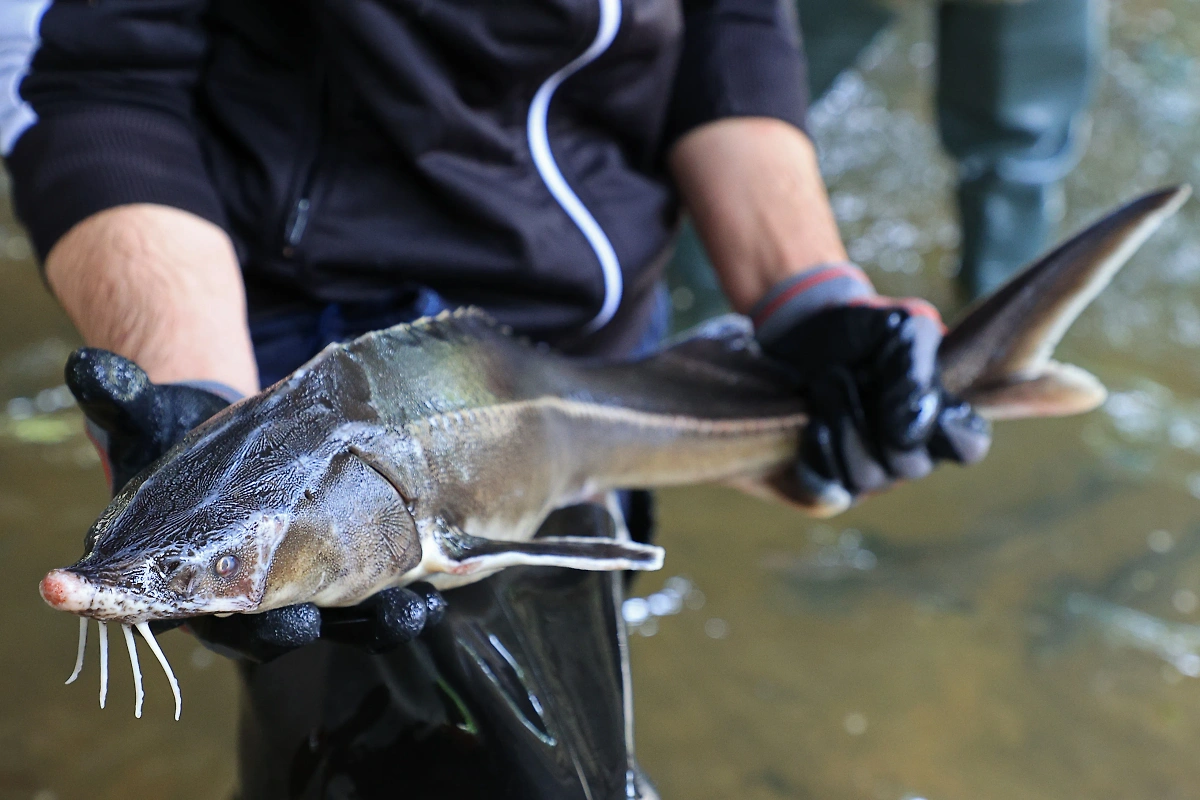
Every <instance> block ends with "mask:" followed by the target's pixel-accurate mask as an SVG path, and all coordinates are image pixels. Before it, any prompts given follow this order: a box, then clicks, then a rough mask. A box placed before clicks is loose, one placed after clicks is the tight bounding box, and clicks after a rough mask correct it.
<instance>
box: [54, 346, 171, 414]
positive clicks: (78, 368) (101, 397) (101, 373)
mask: <svg viewBox="0 0 1200 800" xmlns="http://www.w3.org/2000/svg"><path fill="white" fill-rule="evenodd" d="M64 378H65V380H66V384H67V388H68V389H70V390H71V394H73V395H74V396H75V400H76V402H78V403H79V408H80V410H82V411H83V413H84V416H86V417H87V418H88V419H90V420H91V421H92V422H94V423H95V424H96V425H98V426H100V427H101V428H102V429H103V430H105V431H108V432H109V433H112V432H115V431H121V432H137V431H140V430H141V428H142V427H143V425H141V424H139V420H140V419H141V418H142V417H143V416H144V414H139V413H138V411H140V410H142V408H143V407H144V406H145V405H146V404H147V400H146V393H147V391H148V390H149V389H150V388H151V387H153V385H154V384H152V383H151V382H150V378H149V377H148V376H147V375H146V373H145V372H144V371H143V370H142V368H141V367H139V366H138V365H137V364H135V363H133V362H132V361H130V360H129V359H127V358H125V357H123V356H119V355H117V354H116V353H110V352H109V351H107V350H100V349H98V348H95V347H81V348H79V349H78V350H76V351H75V352H74V353H71V355H70V356H69V357H68V358H67V366H66V370H65V374H64Z"/></svg>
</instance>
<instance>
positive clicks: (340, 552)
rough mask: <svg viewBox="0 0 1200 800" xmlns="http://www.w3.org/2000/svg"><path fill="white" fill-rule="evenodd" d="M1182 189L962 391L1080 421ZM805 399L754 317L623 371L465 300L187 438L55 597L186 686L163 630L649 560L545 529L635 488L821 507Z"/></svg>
mask: <svg viewBox="0 0 1200 800" xmlns="http://www.w3.org/2000/svg"><path fill="white" fill-rule="evenodd" d="M1189 193H1190V189H1188V188H1187V187H1177V188H1172V189H1166V190H1163V191H1159V192H1156V193H1153V194H1149V195H1146V196H1144V197H1142V198H1140V199H1138V200H1135V201H1133V202H1132V203H1130V204H1128V205H1127V206H1125V207H1123V208H1121V209H1119V210H1118V211H1116V212H1114V213H1112V214H1110V215H1109V216H1108V217H1106V218H1104V219H1102V220H1100V221H1099V222H1097V223H1095V224H1094V225H1092V226H1091V227H1090V228H1088V229H1087V230H1085V231H1084V232H1082V233H1080V234H1079V235H1077V236H1076V237H1075V238H1073V239H1071V240H1070V241H1068V242H1067V243H1065V244H1063V245H1062V246H1060V247H1059V248H1058V249H1056V250H1054V251H1053V252H1051V253H1050V254H1049V255H1048V256H1046V257H1045V258H1043V259H1041V260H1040V261H1038V262H1035V263H1034V264H1032V265H1031V266H1030V267H1028V268H1027V269H1026V270H1025V271H1024V272H1023V273H1021V274H1020V275H1018V276H1017V277H1016V278H1014V279H1013V280H1012V281H1011V282H1010V283H1009V284H1007V285H1006V286H1004V287H1003V288H1001V289H1000V290H999V291H997V292H996V293H995V294H994V295H992V296H991V297H989V298H987V299H985V300H984V301H983V302H981V303H980V304H978V305H977V306H976V307H974V308H973V309H971V310H970V311H969V312H968V313H967V314H966V315H965V316H964V318H963V319H962V320H961V321H960V322H959V323H958V324H956V325H955V326H953V327H952V328H951V330H950V331H949V332H948V333H947V335H946V337H945V339H944V341H943V343H942V346H941V350H940V351H939V358H940V362H941V366H942V381H943V383H944V385H945V386H946V388H947V389H948V390H949V391H951V392H953V393H955V394H957V395H959V396H961V397H963V398H964V399H966V400H968V401H970V402H971V403H972V404H974V406H975V408H976V409H977V410H978V411H979V412H980V413H981V414H983V415H984V416H986V417H990V418H993V419H1008V418H1013V417H1030V416H1054V415H1062V414H1074V413H1079V412H1082V411H1086V410H1088V409H1091V408H1094V407H1096V406H1097V405H1099V404H1100V403H1101V402H1102V401H1103V399H1104V396H1105V390H1104V387H1103V386H1102V385H1101V383H1100V382H1099V381H1098V380H1097V379H1096V378H1094V377H1093V376H1091V375H1090V374H1088V373H1087V372H1085V371H1083V370H1082V369H1079V368H1078V367H1074V366H1070V365H1066V364H1060V363H1057V362H1055V361H1053V360H1052V359H1051V355H1052V352H1053V350H1054V347H1055V345H1056V344H1057V343H1058V342H1059V340H1060V339H1061V338H1062V336H1063V334H1064V333H1065V332H1066V330H1067V327H1068V326H1069V325H1070V324H1071V322H1072V321H1073V320H1074V319H1075V318H1076V317H1077V316H1078V315H1079V313H1080V312H1081V311H1082V310H1083V308H1084V307H1085V306H1086V305H1087V304H1088V302H1089V301H1090V300H1091V299H1092V298H1093V297H1095V295H1096V294H1097V293H1098V292H1099V291H1100V290H1101V289H1102V288H1103V287H1104V286H1105V285H1106V284H1107V283H1108V281H1109V280H1110V279H1111V278H1112V276H1113V274H1114V273H1115V272H1116V271H1117V269H1119V268H1120V266H1121V265H1122V264H1123V263H1124V262H1125V261H1126V260H1127V259H1128V258H1129V256H1130V255H1132V253H1133V252H1134V250H1136V249H1137V247H1138V246H1139V245H1140V244H1141V243H1142V242H1143V241H1144V240H1145V239H1146V237H1148V236H1149V235H1150V233H1151V232H1152V231H1153V230H1154V229H1155V228H1157V227H1158V225H1159V224H1160V223H1161V222H1162V221H1163V220H1164V219H1166V218H1167V217H1168V216H1170V215H1171V214H1172V213H1174V211H1175V210H1177V209H1178V208H1179V206H1180V205H1182V203H1183V202H1184V200H1185V199H1186V198H1187V196H1188V194H1189ZM806 421H807V417H806V415H805V413H804V401H803V398H802V397H800V396H799V395H798V393H797V392H796V391H795V389H794V388H793V387H792V386H791V384H790V382H789V381H788V380H786V379H785V378H784V373H782V372H781V371H780V368H779V367H778V366H777V365H776V364H774V363H772V362H771V361H770V360H769V359H767V358H766V357H764V356H763V354H762V353H761V352H760V350H759V349H758V347H757V345H756V344H755V341H754V335H753V330H752V329H751V327H750V326H749V324H748V322H747V321H746V320H745V319H744V318H740V317H724V318H720V319H718V320H716V321H713V322H710V323H709V324H706V325H704V326H702V327H701V328H700V329H699V330H698V331H697V332H695V333H694V334H692V335H691V336H689V337H687V338H684V339H682V340H679V341H676V342H675V343H674V344H672V345H670V346H668V347H666V348H665V349H664V350H662V351H661V352H659V353H657V354H655V355H652V356H650V357H648V358H645V359H643V360H640V361H636V362H631V363H616V364H613V363H595V362H587V361H581V360H579V359H571V358H568V357H565V356H562V355H558V354H555V353H553V352H551V351H550V350H548V349H546V348H543V347H538V346H535V345H532V344H530V343H528V342H526V341H524V340H522V339H519V338H516V337H513V336H512V335H510V333H509V332H508V331H506V330H504V329H503V328H501V327H498V326H496V325H495V324H494V323H492V322H491V321H490V319H489V318H488V317H486V316H485V315H484V314H482V313H480V312H478V311H472V310H465V311H459V312H455V313H449V314H443V315H440V316H438V317H436V318H426V319H421V320H417V321H416V322H413V323H411V324H405V325H399V326H396V327H393V328H390V329H387V330H383V331H378V332H374V333H369V334H367V335H365V336H363V337H361V338H359V339H356V340H354V341H352V342H349V343H348V344H335V345H331V346H329V347H328V348H326V349H325V350H323V351H322V352H321V353H320V354H318V355H317V356H316V357H315V358H313V359H312V360H311V361H310V362H308V363H307V364H306V365H304V366H303V367H301V368H300V369H299V370H297V371H296V372H295V373H293V374H292V375H291V376H289V377H288V378H285V379H284V380H282V381H280V382H279V383H277V384H275V385H274V386H272V387H270V388H268V389H266V390H265V391H263V392H261V393H260V394H257V395H254V396H252V397H248V398H246V399H244V400H242V401H240V402H238V403H236V404H234V405H232V406H230V407H229V408H227V409H225V410H224V411H223V412H221V413H219V414H217V415H216V416H214V417H213V418H212V419H210V420H208V421H207V422H205V423H204V424H202V425H200V426H199V427H198V428H196V429H195V430H194V431H192V432H191V433H190V434H188V435H187V436H186V437H185V438H184V439H183V440H182V441H181V442H179V443H178V444H177V445H176V446H175V447H173V448H172V449H170V450H169V451H168V452H167V453H166V454H164V455H163V456H162V457H161V458H160V459H158V460H157V461H156V462H155V463H154V464H152V465H151V466H150V467H148V468H147V469H146V470H145V471H144V472H142V473H141V474H140V475H139V476H137V477H136V478H134V479H133V480H132V481H131V482H130V483H129V484H128V485H127V486H126V487H125V488H124V489H123V490H122V491H121V492H120V493H119V494H118V495H117V496H116V497H115V498H114V499H113V501H112V503H111V505H109V507H108V508H107V509H106V510H105V511H104V513H103V514H102V515H101V516H100V518H99V519H98V520H97V521H96V523H95V524H94V525H93V526H92V528H91V530H90V531H89V532H88V534H87V537H86V540H85V550H86V552H85V555H84V556H83V558H81V559H80V560H79V561H78V562H77V563H75V564H74V565H73V566H70V567H67V568H65V569H56V570H53V571H51V572H50V573H49V574H48V575H47V576H46V577H45V578H44V579H43V580H42V583H41V593H42V597H43V598H45V600H46V602H47V603H49V604H50V605H51V606H53V607H54V608H57V609H61V610H64V611H69V612H72V613H74V614H77V615H79V616H80V633H79V649H78V655H77V659H76V666H75V671H74V672H73V674H72V675H71V678H70V680H68V683H69V682H70V681H71V680H74V679H75V678H76V677H77V676H78V675H79V671H80V668H81V667H82V664H83V657H84V649H85V645H86V638H87V625H88V620H89V619H94V620H97V621H98V622H99V626H100V647H101V694H100V704H101V706H103V705H104V701H105V692H106V687H107V642H108V640H107V627H106V623H109V622H115V623H119V624H120V625H121V626H122V631H123V633H124V637H125V643H126V646H127V648H128V651H129V656H130V659H131V661H132V663H133V667H134V674H135V684H136V689H137V692H136V696H137V699H136V713H137V714H138V715H139V716H140V714H141V703H142V688H141V678H140V671H139V668H138V662H137V648H136V646H135V642H134V637H133V632H132V631H133V630H135V629H136V630H137V631H138V632H139V633H140V634H141V635H142V636H143V637H144V638H145V639H146V641H147V643H148V644H149V646H150V648H151V650H152V652H153V653H154V655H155V657H156V658H157V659H158V661H159V662H160V663H161V665H162V667H163V669H164V671H165V672H166V673H167V676H168V679H169V681H170V683H171V687H172V690H173V693H174V695H175V716H176V719H178V717H179V710H180V699H179V688H178V683H177V681H176V680H175V678H174V676H173V674H172V673H171V669H170V666H169V664H168V663H167V660H166V658H165V657H164V656H163V654H162V651H161V650H160V649H159V647H158V645H157V643H156V642H155V640H154V637H153V635H152V634H151V631H150V628H149V624H148V623H149V622H150V621H152V620H163V619H178V618H185V617H190V616H195V615H200V614H247V613H257V612H263V611H267V610H270V609H274V608H279V607H281V606H286V605H290V604H293V603H303V602H313V603H315V604H317V605H318V606H326V607H328V606H348V605H352V604H355V603H358V602H360V601H362V600H365V599H366V598H367V597H369V596H371V595H373V594H375V593H376V592H378V591H380V590H382V589H385V588H388V587H392V586H401V585H405V584H408V583H412V582H413V581H417V580H428V581H429V582H431V583H432V584H433V585H434V586H437V587H439V588H442V589H446V588H451V587H454V586H459V585H462V584H465V583H468V582H471V581H475V580H479V579H480V578H482V577H484V576H486V575H489V574H492V573H494V572H496V571H497V570H500V569H503V568H505V567H509V566H513V565H530V564H532V565H550V566H559V567H572V568H578V569H588V570H627V569H633V570H653V569H658V568H659V567H660V566H661V564H662V560H663V551H662V549H661V548H658V547H654V546H651V545H645V544H639V543H636V542H632V541H629V540H628V537H624V538H622V537H620V536H615V537H613V538H607V539H605V538H590V537H556V538H535V536H534V534H535V533H536V532H537V530H538V528H539V526H540V524H541V523H542V521H543V520H544V519H545V518H546V517H547V515H548V514H549V513H550V512H551V511H553V510H554V509H557V508H560V507H563V506H567V505H571V504H575V503H579V502H584V501H588V500H591V499H594V498H597V497H600V496H601V495H603V494H604V493H606V492H609V491H610V490H615V489H621V488H634V487H642V488H651V487H662V486H670V485H678V484H689V483H697V482H710V481H723V482H727V483H732V484H735V485H738V486H740V487H742V488H745V489H749V490H751V491H754V492H756V493H758V494H766V495H771V496H775V497H779V498H781V499H783V500H785V501H787V502H790V503H792V504H793V505H797V506H799V507H802V508H805V509H807V510H808V511H811V512H813V513H816V514H820V515H828V514H832V513H837V512H839V511H842V510H844V509H845V508H846V507H847V506H848V505H849V503H850V497H849V496H848V495H847V494H846V493H845V492H844V490H840V487H838V489H836V490H831V491H829V492H826V493H824V494H823V495H821V496H805V495H803V494H801V493H800V492H799V491H798V490H797V489H796V488H795V482H794V481H789V480H788V477H787V476H788V475H789V474H790V473H791V470H790V465H791V464H792V463H793V461H794V459H795V457H796V452H797V447H798V443H799V440H800V433H801V431H802V429H803V427H804V425H805V424H806Z"/></svg>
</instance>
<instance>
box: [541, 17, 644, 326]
mask: <svg viewBox="0 0 1200 800" xmlns="http://www.w3.org/2000/svg"><path fill="white" fill-rule="evenodd" d="M598 2H599V4H600V24H599V26H598V28H597V30H596V38H595V39H594V40H592V43H591V45H590V46H589V47H588V48H587V49H586V50H584V51H583V52H582V53H580V54H579V55H578V56H577V57H576V58H575V59H574V60H573V61H571V62H570V63H569V64H567V65H566V66H565V67H563V68H562V69H560V70H559V71H558V72H555V73H554V74H553V75H551V76H550V77H549V78H547V79H546V81H545V82H544V83H543V84H542V85H541V86H539V87H538V90H537V93H536V94H534V96H533V102H531V103H530V104H529V116H528V117H527V118H526V123H525V129H526V135H527V136H528V138H529V152H530V155H532V156H533V164H534V166H535V167H536V168H537V171H538V175H540V176H541V178H542V182H543V183H545V184H546V188H547V189H548V190H549V191H550V194H551V196H553V197H554V200H555V201H556V202H557V203H558V205H559V206H560V207H561V208H562V210H563V211H564V212H566V214H567V216H568V217H570V218H571V221H572V222H574V223H575V227H577V228H579V231H580V233H582V234H583V236H584V238H586V239H587V241H588V245H590V246H591V248H592V252H594V253H595V254H596V260H597V261H599V262H600V269H601V271H602V272H603V274H604V303H603V304H602V305H601V306H600V311H599V312H597V314H596V316H595V317H593V318H592V321H591V322H589V323H588V324H587V325H586V326H584V329H583V330H584V333H593V332H595V331H597V330H599V329H600V328H603V327H604V326H605V325H607V324H608V323H609V321H610V320H612V318H613V316H614V315H615V314H616V313H617V307H618V306H620V304H621V294H622V292H623V291H624V279H623V278H622V276H621V262H620V260H619V259H618V258H617V252H616V250H614V249H613V246H612V242H610V241H609V240H608V236H607V235H606V234H605V233H604V229H603V228H601V227H600V223H598V222H596V218H595V217H593V216H592V213H591V212H590V211H588V209H587V206H585V205H584V204H583V202H582V201H581V200H580V199H579V197H578V196H577V195H576V194H575V192H574V191H572V189H571V186H570V184H568V183H567V181H566V179H565V178H564V177H563V174H562V172H561V171H560V170H559V168H558V163H557V162H556V161H555V160H554V153H553V152H552V151H551V149H550V135H549V131H548V130H547V129H546V116H547V113H548V112H549V110H550V101H551V100H552V99H553V98H554V93H555V91H557V90H558V87H559V86H561V85H562V83H563V81H565V80H566V79H567V78H569V77H571V76H572V75H574V74H575V73H576V72H578V71H579V70H581V69H583V68H584V67H586V66H587V65H588V64H590V63H592V62H593V61H595V60H596V59H597V58H599V57H600V56H601V54H603V53H604V51H605V50H607V49H608V48H609V46H610V45H611V44H612V43H613V39H615V38H616V35H617V30H618V29H619V28H620V27H621V0H598Z"/></svg>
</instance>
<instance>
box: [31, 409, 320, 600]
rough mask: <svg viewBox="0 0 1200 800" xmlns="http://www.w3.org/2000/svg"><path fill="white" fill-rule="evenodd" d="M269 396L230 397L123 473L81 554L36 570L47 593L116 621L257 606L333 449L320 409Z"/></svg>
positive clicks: (55, 598)
mask: <svg viewBox="0 0 1200 800" xmlns="http://www.w3.org/2000/svg"><path fill="white" fill-rule="evenodd" d="M277 401H278V398H277V397H274V396H273V394H272V393H270V392H268V393H264V394H261V395H256V396H254V397H252V398H248V399H247V400H244V401H242V402H241V403H238V404H235V405H233V406H230V407H229V408H227V409H225V410H224V411H222V412H220V413H219V414H218V415H216V416H215V417H213V418H212V419H210V420H209V421H208V422H206V423H204V424H203V425H201V426H200V427H198V428H197V429H195V430H194V431H193V432H192V433H190V434H189V435H188V436H187V437H185V438H184V439H183V440H182V441H181V442H180V443H178V444H177V445H175V446H174V447H173V448H171V449H170V450H169V451H168V452H167V453H165V454H164V455H163V456H162V457H161V458H160V459H158V460H157V461H156V462H154V463H153V464H151V465H150V466H149V467H147V469H146V470H144V471H143V472H142V473H140V474H139V475H138V476H136V477H135V478H134V479H133V480H131V481H130V482H129V484H128V485H127V486H126V487H125V488H123V489H122V490H121V491H120V492H119V493H118V494H117V496H116V497H115V498H114V499H113V501H112V503H111V504H110V505H109V506H108V508H107V509H106V510H105V511H104V513H103V514H102V515H101V516H100V518H99V519H98V520H96V522H95V523H94V524H93V525H92V527H91V529H90V530H89V531H88V533H87V536H86V538H85V542H84V543H85V553H84V556H83V558H81V559H80V560H79V561H78V562H76V563H75V564H73V565H72V566H70V567H67V568H65V569H57V570H53V571H51V572H50V573H49V574H48V575H47V576H46V577H45V579H43V581H42V583H41V593H42V597H43V598H44V599H45V600H46V602H47V603H49V604H50V605H51V606H53V607H55V608H58V609H61V610H64V611H70V612H72V613H75V614H78V615H80V616H85V617H92V618H95V619H100V620H116V621H120V622H123V623H138V622H144V621H148V620H155V619H178V618H184V617H191V616H197V615H201V614H229V613H247V612H255V611H259V610H265V609H264V607H263V600H264V598H265V597H266V596H267V586H268V582H269V581H268V578H269V575H270V573H271V570H272V564H273V561H274V558H275V554H276V552H277V551H278V550H279V548H280V545H281V544H282V543H283V542H284V541H285V540H286V539H287V537H288V534H289V531H290V530H291V528H292V526H293V523H294V521H295V520H296V519H297V517H298V516H300V515H303V513H304V511H305V506H306V504H309V503H310V501H309V498H310V497H312V496H313V491H314V488H315V486H316V485H317V484H319V483H320V482H321V481H322V480H326V479H327V473H328V471H329V464H330V462H331V460H332V459H331V457H330V455H328V454H329V453H334V452H336V451H337V446H336V444H333V443H330V442H329V441H328V438H329V437H328V436H327V432H328V428H326V427H325V426H323V425H322V424H321V419H320V418H314V416H313V415H312V414H311V413H300V414H286V413H283V412H282V410H281V409H280V408H279V407H278V402H277Z"/></svg>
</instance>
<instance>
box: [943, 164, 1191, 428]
mask: <svg viewBox="0 0 1200 800" xmlns="http://www.w3.org/2000/svg"><path fill="white" fill-rule="evenodd" d="M1191 192H1192V190H1191V187H1189V186H1186V185H1184V186H1176V187H1172V188H1169V189H1162V190H1159V191H1156V192H1152V193H1150V194H1147V195H1144V196H1143V197H1140V198H1138V199H1137V200H1134V201H1132V202H1131V203H1128V204H1127V205H1125V206H1123V207H1122V208H1120V209H1118V210H1116V211H1114V212H1113V213H1111V214H1109V215H1108V216H1107V217H1104V218H1103V219H1101V220H1100V221H1098V222H1096V223H1093V224H1092V225H1091V226H1090V227H1088V228H1087V229H1085V230H1084V231H1083V232H1081V233H1079V234H1076V235H1075V236H1074V237H1073V238H1071V239H1070V240H1068V241H1067V242H1066V243H1064V244H1062V245H1060V246H1059V247H1058V248H1056V249H1055V250H1054V251H1053V252H1051V253H1050V254H1049V255H1047V256H1045V257H1043V258H1042V259H1040V260H1038V261H1036V262H1034V263H1033V264H1031V265H1030V266H1029V267H1027V268H1026V269H1025V270H1023V271H1022V272H1021V273H1019V274H1018V275H1017V276H1016V277H1014V278H1013V279H1012V280H1011V281H1009V282H1008V283H1007V284H1005V285H1004V286H1003V287H1001V288H1000V289H999V290H997V291H996V292H995V293H994V294H992V295H990V296H989V297H987V298H985V299H984V300H982V301H980V302H979V303H978V304H977V305H975V306H974V307H973V308H971V309H970V310H968V312H967V313H966V314H965V316H964V317H962V318H961V319H960V320H959V321H958V322H957V323H956V324H955V325H954V326H953V327H952V328H951V330H950V331H949V333H947V334H946V338H945V339H944V340H943V342H942V347H941V350H940V351H939V353H938V355H939V359H940V361H941V364H942V382H943V383H944V384H945V386H946V388H947V389H949V390H950V391H951V392H954V393H956V394H958V395H960V396H962V397H963V398H964V399H966V400H968V401H970V402H971V403H972V404H973V405H974V406H975V408H976V410H978V411H979V412H980V413H981V414H983V415H984V416H986V417H989V418H991V419H1015V418H1018V417H1034V416H1038V417H1043V416H1064V415H1067V414H1077V413H1081V412H1083V411H1089V410H1091V409H1093V408H1095V407H1096V406H1098V405H1100V403H1102V402H1104V397H1105V389H1104V386H1103V385H1102V384H1101V383H1100V381H1099V380H1097V379H1096V378H1095V377H1094V376H1092V375H1091V374H1090V373H1088V372H1087V371H1085V370H1082V369H1080V368H1079V367H1075V366H1072V365H1069V364H1060V363H1058V362H1056V361H1053V360H1052V359H1051V356H1052V355H1053V354H1054V348H1055V347H1056V346H1057V345H1058V343H1059V342H1060V341H1061V340H1062V337H1063V335H1064V334H1065V333H1066V332H1067V328H1069V327H1070V326H1071V323H1073V322H1074V321H1075V319H1076V318H1077V317H1078V316H1079V315H1080V313H1082V311H1083V309H1085V308H1086V307H1087V305H1088V303H1090V302H1091V301H1092V299H1093V298H1095V296H1096V295H1097V294H1099V293H1100V291H1101V290H1102V289H1104V287H1105V286H1107V285H1108V283H1109V281H1111V280H1112V278H1113V276H1114V275H1115V274H1116V273H1117V270H1119V269H1120V268H1121V267H1122V266H1123V265H1124V264H1125V262H1126V261H1128V260H1129V257H1130V256H1132V255H1133V254H1134V252H1136V251H1137V249H1138V247H1140V246H1141V245H1142V243H1143V242H1144V241H1146V239H1147V238H1149V236H1150V234H1152V233H1153V232H1154V231H1155V230H1157V228H1158V226H1159V225H1161V224H1162V223H1163V221H1164V220H1166V219H1167V218H1168V217H1170V216H1171V215H1172V214H1174V213H1175V212H1176V211H1177V210H1179V207H1180V206H1182V205H1183V203H1184V201H1186V200H1187V198H1188V196H1189V195H1190V194H1191Z"/></svg>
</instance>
